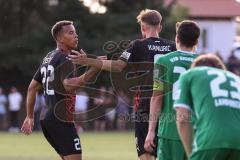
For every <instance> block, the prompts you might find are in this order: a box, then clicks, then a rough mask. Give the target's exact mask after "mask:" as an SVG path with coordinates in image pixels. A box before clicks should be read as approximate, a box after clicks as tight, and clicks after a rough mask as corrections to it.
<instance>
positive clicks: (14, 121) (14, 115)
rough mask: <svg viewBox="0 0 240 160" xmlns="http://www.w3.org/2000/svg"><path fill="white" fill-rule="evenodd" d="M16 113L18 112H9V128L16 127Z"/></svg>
mask: <svg viewBox="0 0 240 160" xmlns="http://www.w3.org/2000/svg"><path fill="white" fill-rule="evenodd" d="M18 112H19V111H10V118H11V119H10V120H11V124H10V127H18Z"/></svg>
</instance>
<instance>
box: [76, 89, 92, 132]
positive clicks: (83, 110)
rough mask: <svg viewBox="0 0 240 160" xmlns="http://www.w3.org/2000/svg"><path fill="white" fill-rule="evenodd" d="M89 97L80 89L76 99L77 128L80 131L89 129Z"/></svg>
mask: <svg viewBox="0 0 240 160" xmlns="http://www.w3.org/2000/svg"><path fill="white" fill-rule="evenodd" d="M88 102H89V97H88V94H87V93H86V92H85V91H84V90H78V92H77V94H76V101H75V114H76V117H75V122H76V128H77V131H78V132H79V133H81V132H83V131H84V130H85V129H87V123H86V119H87V108H88Z"/></svg>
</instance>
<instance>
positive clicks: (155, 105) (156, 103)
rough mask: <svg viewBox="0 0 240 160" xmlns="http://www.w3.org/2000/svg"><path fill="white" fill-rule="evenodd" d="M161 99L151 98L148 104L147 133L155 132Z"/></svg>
mask: <svg viewBox="0 0 240 160" xmlns="http://www.w3.org/2000/svg"><path fill="white" fill-rule="evenodd" d="M161 106H162V99H161V97H158V96H154V95H153V96H152V98H151V102H150V114H149V128H148V130H149V131H152V132H155V129H156V126H157V124H158V118H159V115H160V112H161Z"/></svg>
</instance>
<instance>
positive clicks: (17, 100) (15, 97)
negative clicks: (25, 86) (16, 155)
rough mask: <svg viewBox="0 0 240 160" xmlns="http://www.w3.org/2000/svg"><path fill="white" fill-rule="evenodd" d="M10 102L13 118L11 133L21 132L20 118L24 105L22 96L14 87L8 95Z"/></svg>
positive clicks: (11, 116)
mask: <svg viewBox="0 0 240 160" xmlns="http://www.w3.org/2000/svg"><path fill="white" fill-rule="evenodd" d="M8 101H9V111H10V118H11V124H10V128H9V132H19V131H20V130H19V127H18V124H19V122H18V116H19V111H20V108H21V103H22V95H21V94H20V93H19V92H18V91H17V88H16V87H14V86H13V87H11V92H10V93H9V95H8Z"/></svg>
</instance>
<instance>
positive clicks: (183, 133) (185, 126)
mask: <svg viewBox="0 0 240 160" xmlns="http://www.w3.org/2000/svg"><path fill="white" fill-rule="evenodd" d="M176 112H177V129H178V133H179V136H180V138H181V141H182V143H183V146H184V149H185V151H186V154H187V156H189V155H190V154H191V152H192V147H191V146H192V142H193V128H192V125H191V121H190V120H191V118H190V117H191V115H190V111H189V110H188V109H186V108H181V106H179V107H178V106H176Z"/></svg>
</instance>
